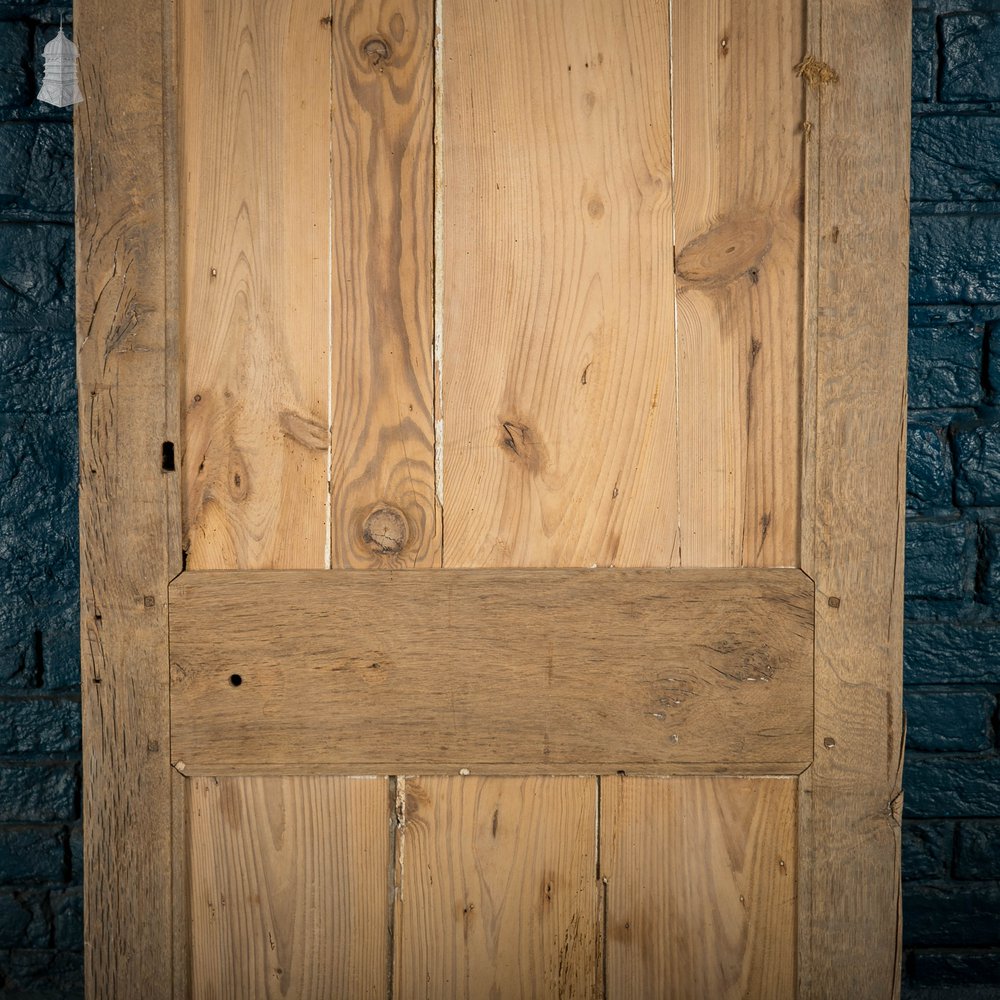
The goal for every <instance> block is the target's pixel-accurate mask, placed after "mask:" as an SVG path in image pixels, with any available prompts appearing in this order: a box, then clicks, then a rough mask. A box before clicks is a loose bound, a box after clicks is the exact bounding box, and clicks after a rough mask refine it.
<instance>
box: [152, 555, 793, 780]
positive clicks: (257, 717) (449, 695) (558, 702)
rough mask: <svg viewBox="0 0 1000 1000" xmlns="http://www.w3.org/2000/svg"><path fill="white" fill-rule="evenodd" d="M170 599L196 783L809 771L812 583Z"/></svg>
mask: <svg viewBox="0 0 1000 1000" xmlns="http://www.w3.org/2000/svg"><path fill="white" fill-rule="evenodd" d="M170 599H171V618H170V628H171V662H172V664H173V671H174V672H173V723H172V741H173V754H174V759H175V760H180V761H182V762H183V764H184V765H185V767H187V768H188V772H189V773H194V772H195V771H198V772H202V773H204V772H205V771H206V770H207V771H208V773H217V772H218V770H219V769H224V770H231V769H234V768H236V769H239V770H243V771H247V770H250V771H253V769H255V768H259V767H261V766H262V765H272V766H273V765H278V764H284V765H285V766H287V767H289V768H291V769H299V768H302V767H307V766H308V767H317V766H320V767H327V768H330V769H331V770H336V771H341V772H343V771H345V770H349V769H350V768H351V767H356V766H363V767H365V768H367V769H368V771H369V773H379V772H383V773H390V774H392V773H407V772H409V773H420V772H421V771H422V770H425V769H427V768H430V769H432V770H434V771H441V770H445V771H450V772H454V771H457V770H458V769H459V768H461V767H468V768H471V769H475V768H477V767H478V766H480V765H489V766H493V767H496V766H508V767H512V768H514V769H515V770H514V773H518V772H519V771H524V770H525V769H526V770H527V771H528V772H531V771H532V770H535V771H537V772H538V773H546V772H552V771H558V770H564V771H565V770H567V769H571V770H573V771H574V773H580V772H581V770H582V771H586V770H588V769H591V768H595V769H596V771H602V770H603V771H606V770H615V769H617V768H625V769H628V770H634V769H636V768H645V769H650V768H652V769H654V770H659V771H663V770H665V769H666V770H669V769H670V768H671V767H676V766H680V765H681V764H683V763H684V762H702V763H705V762H713V763H716V764H719V765H724V764H727V763H728V764H734V765H739V766H742V767H749V766H754V765H760V764H764V763H766V764H769V765H772V766H775V767H780V768H782V769H784V767H786V766H788V762H792V769H793V770H794V771H796V772H797V771H799V770H801V769H802V767H803V766H805V764H806V763H807V762H808V760H809V750H810V747H811V735H810V734H811V729H812V627H811V615H812V584H811V581H810V580H809V579H808V578H807V577H806V576H804V575H803V574H802V573H800V572H799V571H798V570H738V571H726V570H715V571H712V570H707V571H706V570H700V571H699V570H672V571H671V570H475V571H454V570H413V571H409V572H406V573H396V574H386V573H371V574H368V573H331V572H319V573H290V572H284V573H263V572H256V573H185V574H183V575H182V576H181V577H179V578H178V579H177V580H176V581H175V582H174V584H173V585H172V587H171V591H170ZM795 762H798V764H797V766H796V763H795ZM178 766H180V765H178Z"/></svg>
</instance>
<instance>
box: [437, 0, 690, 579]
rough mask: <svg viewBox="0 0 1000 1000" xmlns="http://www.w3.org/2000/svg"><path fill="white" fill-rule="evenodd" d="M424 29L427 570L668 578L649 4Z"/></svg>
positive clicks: (468, 15)
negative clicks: (437, 84)
mask: <svg viewBox="0 0 1000 1000" xmlns="http://www.w3.org/2000/svg"><path fill="white" fill-rule="evenodd" d="M442 16H443V23H442V38H443V60H442V71H441V73H442V107H441V111H440V114H441V128H442V142H443V150H442V156H443V179H442V180H443V187H442V191H441V199H442V209H443V226H444V229H443V259H442V262H441V264H442V267H443V284H444V287H443V303H442V310H443V312H442V317H441V321H442V336H443V341H442V346H443V353H442V356H441V358H440V363H441V365H442V377H443V391H444V400H443V416H444V439H443V444H444V504H445V536H444V537H445V549H444V561H445V565H446V566H449V567H453V568H457V567H476V566H591V565H593V564H598V565H601V566H608V565H617V566H646V565H651V566H668V565H671V564H675V563H677V562H678V559H679V553H678V551H677V538H676V532H677V484H676V478H675V476H674V473H673V469H674V465H675V463H676V451H677V446H676V440H675V437H676V414H675V407H674V379H675V372H674V338H673V310H674V301H673V274H672V212H671V183H670V94H669V79H670V74H669V73H668V72H666V71H665V67H667V66H668V64H669V23H668V16H667V4H666V0H633V2H630V3H627V4H614V3H607V2H605V0H553V2H550V3H543V4H540V3H537V2H536V0H504V2H503V3H489V4H484V3H481V2H480V0H449V2H447V3H444V4H443V5H442ZM512 53H516V57H513V58H512Z"/></svg>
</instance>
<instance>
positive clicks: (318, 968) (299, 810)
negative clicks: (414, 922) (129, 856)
mask: <svg viewBox="0 0 1000 1000" xmlns="http://www.w3.org/2000/svg"><path fill="white" fill-rule="evenodd" d="M188 787H189V789H190V792H189V806H190V851H191V880H192V881H191V886H192V889H191V918H192V924H191V926H192V935H191V940H192V964H193V974H192V987H193V989H192V996H193V998H194V1000H199V998H212V1000H225V998H231V1000H256V998H275V1000H277V998H285V997H289V996H294V997H296V998H299V1000H311V998H315V1000H326V998H329V997H352V998H353V997H358V998H359V1000H360V998H362V997H371V998H379V1000H382V998H384V997H385V996H386V989H387V970H388V956H387V953H386V948H387V944H386V942H387V927H388V919H389V891H388V890H389V882H388V877H389V870H390V865H389V836H388V816H389V792H388V785H387V781H386V779H385V778H378V779H376V778H369V779H354V780H345V779H336V778H323V777H313V778H288V777H286V778H193V779H191V780H190V781H189V782H188Z"/></svg>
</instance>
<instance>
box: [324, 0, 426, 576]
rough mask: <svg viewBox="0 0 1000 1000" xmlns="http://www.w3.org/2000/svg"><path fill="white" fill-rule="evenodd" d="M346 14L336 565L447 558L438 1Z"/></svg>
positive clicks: (336, 277)
mask: <svg viewBox="0 0 1000 1000" xmlns="http://www.w3.org/2000/svg"><path fill="white" fill-rule="evenodd" d="M333 9H334V16H333V24H332V32H333V73H334V75H333V136H332V141H333V146H332V149H333V159H332V166H333V229H332V232H333V260H332V268H333V272H332V273H333V343H332V350H331V362H332V390H331V391H332V396H331V399H332V412H333V428H334V434H333V448H332V461H331V489H330V492H331V505H332V509H331V518H332V519H331V546H332V548H331V553H332V565H333V566H336V567H349V566H356V567H380V566H393V567H399V568H402V567H405V566H433V565H438V564H440V561H441V533H440V529H439V525H438V520H439V515H440V511H439V509H438V505H437V502H436V498H435V478H434V402H433V392H434V390H433V373H434V366H433V360H432V354H433V311H432V295H433V263H434V261H433V233H434V187H433V174H434V153H433V117H434V99H433V83H434V52H433V38H434V7H433V4H431V3H426V2H418V0H403V2H399V0H392V2H389V0H355V2H353V3H338V4H335V5H334V8H333ZM386 509H388V513H383V511H386Z"/></svg>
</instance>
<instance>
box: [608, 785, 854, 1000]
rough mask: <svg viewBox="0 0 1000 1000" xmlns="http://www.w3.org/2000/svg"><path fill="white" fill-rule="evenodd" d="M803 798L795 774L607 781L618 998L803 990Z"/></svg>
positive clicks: (737, 997)
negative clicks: (799, 850) (799, 923)
mask: <svg viewBox="0 0 1000 1000" xmlns="http://www.w3.org/2000/svg"><path fill="white" fill-rule="evenodd" d="M795 803H796V782H795V779H793V778H719V777H706V778H671V779H666V780H655V779H654V780H650V779H645V778H617V777H611V778H604V779H602V782H601V874H602V876H603V877H604V878H605V879H606V880H607V904H606V914H607V916H606V921H607V924H606V935H607V946H606V947H607V987H608V989H607V995H608V996H609V997H615V998H617V1000H628V998H635V1000H651V998H656V997H663V998H668V997H669V998H670V1000H704V998H705V997H712V998H713V1000H742V998H743V997H754V998H755V1000H786V998H788V997H791V996H794V995H795V950H796V949H795V872H796V844H795V838H796V819H795ZM868 995H870V994H868Z"/></svg>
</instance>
